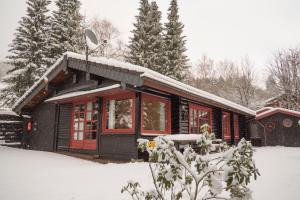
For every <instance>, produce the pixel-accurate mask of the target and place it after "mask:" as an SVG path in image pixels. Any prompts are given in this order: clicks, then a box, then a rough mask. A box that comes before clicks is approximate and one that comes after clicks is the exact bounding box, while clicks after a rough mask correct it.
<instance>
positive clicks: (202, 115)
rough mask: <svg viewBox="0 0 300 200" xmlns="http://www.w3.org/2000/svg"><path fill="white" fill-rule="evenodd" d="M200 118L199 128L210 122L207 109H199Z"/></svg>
mask: <svg viewBox="0 0 300 200" xmlns="http://www.w3.org/2000/svg"><path fill="white" fill-rule="evenodd" d="M198 119H199V128H200V129H201V126H202V125H204V124H208V119H209V117H208V112H206V111H199V114H198Z"/></svg>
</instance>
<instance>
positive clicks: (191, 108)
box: [189, 103, 212, 134]
mask: <svg viewBox="0 0 300 200" xmlns="http://www.w3.org/2000/svg"><path fill="white" fill-rule="evenodd" d="M195 111H196V123H197V124H196V127H197V130H199V132H198V133H192V126H191V120H192V115H191V113H192V112H195ZM199 111H201V112H207V113H208V126H209V129H210V131H211V126H212V109H211V108H208V107H205V106H200V105H196V104H191V103H190V104H189V133H190V134H200V126H199V118H198V117H199V114H198V112H199ZM193 127H194V126H193Z"/></svg>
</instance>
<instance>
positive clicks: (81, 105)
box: [79, 104, 85, 112]
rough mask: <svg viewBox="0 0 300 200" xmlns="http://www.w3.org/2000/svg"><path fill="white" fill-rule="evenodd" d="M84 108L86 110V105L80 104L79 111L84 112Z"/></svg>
mask: <svg viewBox="0 0 300 200" xmlns="http://www.w3.org/2000/svg"><path fill="white" fill-rule="evenodd" d="M84 110H85V105H84V104H80V105H79V111H80V112H84Z"/></svg>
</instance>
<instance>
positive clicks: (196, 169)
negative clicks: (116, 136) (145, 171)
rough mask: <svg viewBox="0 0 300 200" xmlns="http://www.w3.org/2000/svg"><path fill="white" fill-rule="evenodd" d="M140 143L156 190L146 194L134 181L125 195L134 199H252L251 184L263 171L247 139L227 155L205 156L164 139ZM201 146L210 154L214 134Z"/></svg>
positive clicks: (199, 142) (123, 190) (204, 135)
mask: <svg viewBox="0 0 300 200" xmlns="http://www.w3.org/2000/svg"><path fill="white" fill-rule="evenodd" d="M138 142H139V148H140V149H141V150H145V151H147V152H148V153H149V168H150V171H151V174H152V178H153V183H154V188H155V189H153V190H150V191H142V190H141V186H140V184H139V183H138V182H134V181H130V182H128V184H127V186H125V187H123V189H122V193H123V192H127V193H129V194H130V195H131V197H132V199H133V200H150V199H156V200H180V199H190V200H208V199H231V200H237V199H241V200H248V199H251V191H250V190H249V189H248V188H247V185H248V184H249V182H250V178H251V177H252V176H254V178H255V179H256V177H257V175H259V172H258V169H257V168H256V167H255V163H254V160H253V149H252V145H251V143H249V142H247V141H246V140H245V139H242V140H241V141H240V142H239V144H238V146H237V147H231V148H230V149H229V150H227V151H225V152H222V153H216V154H205V155H200V154H197V153H196V152H195V151H194V149H193V148H191V147H190V146H189V147H186V148H185V149H184V151H183V153H181V152H180V151H178V150H177V149H176V148H175V145H174V142H173V141H170V140H168V139H166V138H164V137H157V138H155V146H153V145H149V141H148V140H146V139H139V140H138ZM197 144H198V145H199V146H200V147H202V148H203V149H204V150H205V151H204V152H206V153H209V151H210V149H211V148H209V147H210V146H211V144H212V142H211V138H210V135H209V134H203V137H201V139H200V140H199V141H198V142H197Z"/></svg>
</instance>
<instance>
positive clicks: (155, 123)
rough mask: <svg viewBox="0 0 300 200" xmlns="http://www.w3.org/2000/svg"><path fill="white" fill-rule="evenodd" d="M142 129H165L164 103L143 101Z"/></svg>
mask: <svg viewBox="0 0 300 200" xmlns="http://www.w3.org/2000/svg"><path fill="white" fill-rule="evenodd" d="M143 118H144V124H143V126H144V130H155V131H165V130H166V104H165V103H162V102H152V101H147V100H144V101H143Z"/></svg>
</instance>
